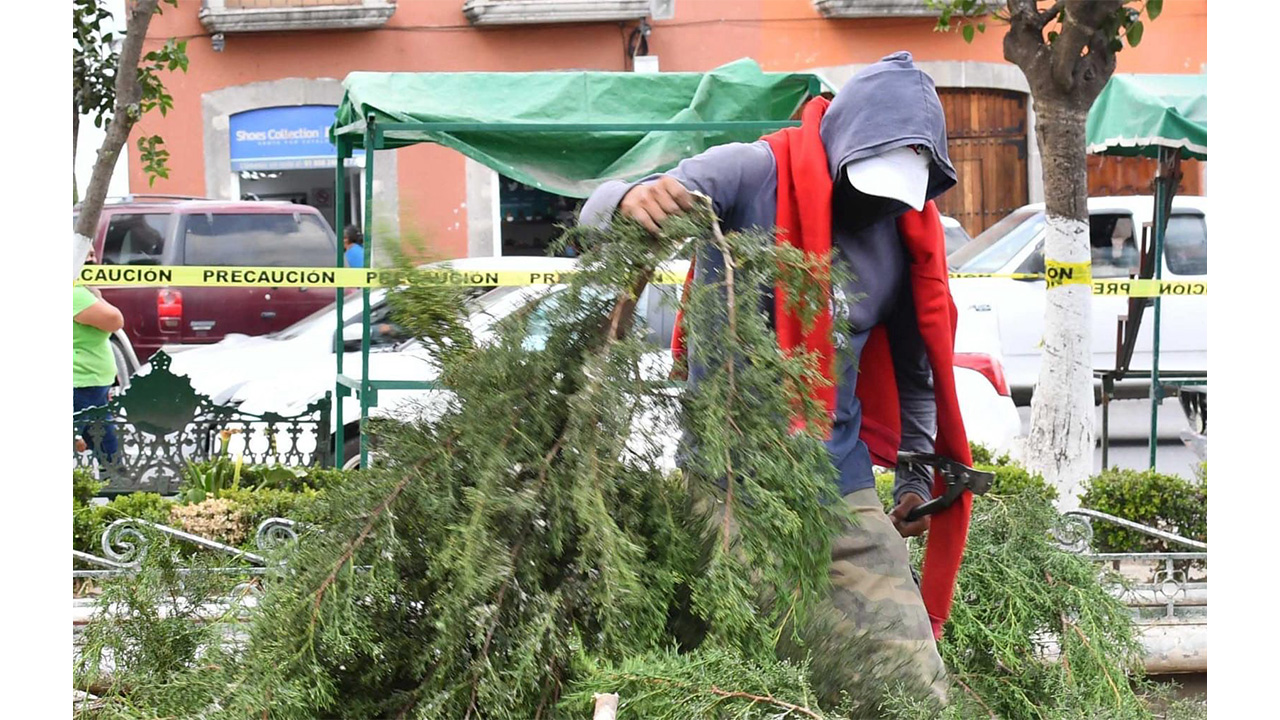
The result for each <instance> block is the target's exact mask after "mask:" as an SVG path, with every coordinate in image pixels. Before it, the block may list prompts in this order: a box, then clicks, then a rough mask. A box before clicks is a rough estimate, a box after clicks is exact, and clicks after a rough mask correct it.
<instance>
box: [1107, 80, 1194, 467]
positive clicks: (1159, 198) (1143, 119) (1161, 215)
mask: <svg viewBox="0 0 1280 720" xmlns="http://www.w3.org/2000/svg"><path fill="white" fill-rule="evenodd" d="M1207 109H1208V90H1207V76H1205V75H1126V74H1121V75H1114V76H1112V78H1111V79H1110V80H1109V81H1108V82H1107V86H1106V87H1105V88H1103V90H1102V93H1101V94H1100V95H1099V96H1098V99H1097V100H1096V101H1094V103H1093V107H1092V108H1090V110H1089V116H1088V119H1087V120H1086V126H1085V143H1086V149H1087V151H1088V152H1090V153H1094V154H1099V155H1119V156H1126V157H1135V156H1140V157H1148V158H1155V159H1157V160H1158V161H1159V165H1158V169H1157V171H1156V177H1155V179H1154V182H1153V185H1154V188H1155V213H1154V215H1153V216H1152V217H1153V219H1154V222H1153V225H1154V227H1153V228H1152V231H1153V232H1152V235H1153V237H1154V242H1153V247H1152V251H1151V252H1150V253H1149V254H1147V255H1146V257H1144V259H1143V263H1142V268H1141V272H1140V273H1139V274H1140V276H1141V277H1143V278H1151V277H1154V278H1155V279H1157V280H1159V279H1160V277H1161V274H1162V272H1161V270H1162V268H1163V264H1164V260H1163V258H1164V237H1165V230H1166V228H1167V227H1168V224H1169V214H1170V209H1171V207H1172V203H1173V196H1174V194H1175V193H1176V192H1177V190H1178V183H1179V182H1180V181H1181V179H1182V171H1181V167H1180V166H1181V162H1182V160H1183V159H1184V158H1195V159H1197V160H1206V159H1208V136H1209V132H1208V120H1207ZM1148 303H1151V304H1152V305H1153V306H1154V308H1155V309H1154V316H1155V317H1154V318H1153V324H1154V327H1153V346H1152V358H1151V438H1150V466H1151V468H1152V469H1154V468H1155V465H1156V415H1157V411H1158V408H1159V405H1160V401H1161V399H1162V392H1163V386H1162V384H1161V380H1160V298H1159V296H1157V297H1155V298H1154V299H1150V298H1131V299H1130V301H1129V313H1128V318H1127V319H1126V320H1123V321H1122V332H1123V336H1122V341H1121V346H1120V347H1119V348H1117V352H1116V369H1115V371H1114V372H1109V373H1106V374H1104V378H1103V385H1104V387H1103V401H1104V403H1105V402H1106V393H1107V387H1106V386H1107V384H1108V382H1109V381H1110V380H1111V379H1112V378H1114V379H1120V378H1122V377H1123V376H1124V375H1125V373H1127V372H1128V371H1129V369H1128V365H1129V360H1130V359H1131V357H1132V355H1133V349H1134V346H1135V345H1136V343H1137V337H1138V328H1139V326H1140V325H1141V323H1142V313H1143V311H1144V309H1145V308H1146V306H1147V304H1148ZM1177 382H1179V383H1186V382H1193V383H1196V382H1198V383H1203V382H1204V380H1203V379H1197V378H1181V379H1179V380H1178V381H1177ZM1103 433H1104V435H1105V434H1106V422H1105V414H1104V424H1103ZM1104 442H1105V439H1104ZM1104 458H1105V449H1104ZM1103 462H1104V463H1105V459H1104V461H1103Z"/></svg>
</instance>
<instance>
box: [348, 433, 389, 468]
mask: <svg viewBox="0 0 1280 720" xmlns="http://www.w3.org/2000/svg"><path fill="white" fill-rule="evenodd" d="M380 459H381V458H379V457H378V453H377V452H376V451H375V450H374V449H373V448H369V463H370V465H379V464H380V462H379V461H380ZM360 467H361V466H360V436H359V435H358V434H357V435H355V437H352V436H351V435H348V436H347V439H346V441H345V442H343V443H342V469H343V470H359V469H360Z"/></svg>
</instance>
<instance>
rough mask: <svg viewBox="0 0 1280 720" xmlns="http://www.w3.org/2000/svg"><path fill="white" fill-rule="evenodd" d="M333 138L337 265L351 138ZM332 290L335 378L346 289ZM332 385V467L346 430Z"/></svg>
mask: <svg viewBox="0 0 1280 720" xmlns="http://www.w3.org/2000/svg"><path fill="white" fill-rule="evenodd" d="M335 140H336V142H335V145H336V146H337V156H338V157H337V159H338V167H337V170H335V175H334V182H333V196H334V198H336V200H335V205H334V209H333V223H334V225H336V226H337V227H336V228H335V229H336V230H337V232H338V247H337V248H336V250H337V257H336V258H334V263H335V265H336V266H337V267H339V268H341V267H342V260H343V252H342V232H343V228H344V227H346V220H347V217H346V208H345V207H343V205H344V203H343V200H344V199H345V198H346V191H347V183H346V177H344V175H345V174H346V169H347V166H346V159H347V158H348V157H350V156H351V140H350V139H349V138H347V137H346V136H338V137H337V138H335ZM334 292H335V293H336V294H337V314H338V317H337V324H338V329H337V332H335V333H334V335H333V343H334V347H333V356H334V357H335V358H336V360H335V362H336V363H337V375H335V376H334V377H337V376H338V375H341V374H342V356H343V343H342V299H343V297H344V296H345V295H346V288H338V289H337V290H335V291H334ZM334 385H335V388H334V393H333V397H334V413H335V417H336V418H337V434H336V439H335V441H334V448H333V464H334V466H335V467H342V465H343V463H345V462H346V458H345V457H344V453H343V444H344V443H346V432H345V428H344V427H343V424H342V418H343V415H342V397H343V395H345V394H346V390H347V389H346V388H345V387H344V386H343V385H342V383H340V382H337V381H335V382H334Z"/></svg>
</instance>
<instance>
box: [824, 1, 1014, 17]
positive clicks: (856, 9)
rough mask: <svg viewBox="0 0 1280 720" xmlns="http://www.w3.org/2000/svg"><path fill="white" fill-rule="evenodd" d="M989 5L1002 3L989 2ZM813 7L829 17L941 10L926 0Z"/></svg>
mask: <svg viewBox="0 0 1280 720" xmlns="http://www.w3.org/2000/svg"><path fill="white" fill-rule="evenodd" d="M986 4H987V6H988V7H992V6H996V5H1002V4H1003V3H998V2H987V3H986ZM813 7H814V9H815V10H817V11H818V13H819V14H821V15H822V16H823V17H828V18H877V17H938V16H939V15H941V14H942V13H941V11H939V10H935V9H934V8H931V7H929V3H928V2H926V1H925V0H813Z"/></svg>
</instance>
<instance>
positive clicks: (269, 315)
mask: <svg viewBox="0 0 1280 720" xmlns="http://www.w3.org/2000/svg"><path fill="white" fill-rule="evenodd" d="M275 316H276V314H275V311H273V310H266V311H264V312H263V313H262V319H263V320H273V319H275Z"/></svg>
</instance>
